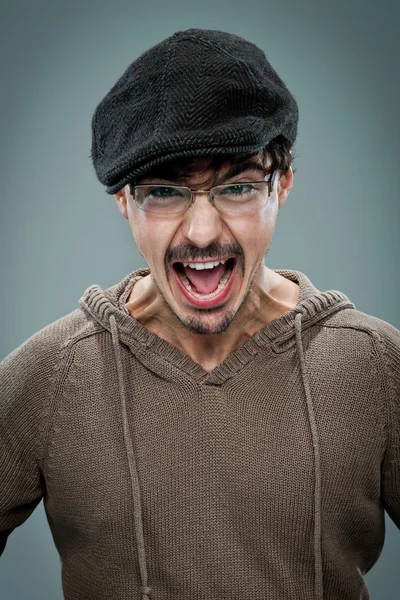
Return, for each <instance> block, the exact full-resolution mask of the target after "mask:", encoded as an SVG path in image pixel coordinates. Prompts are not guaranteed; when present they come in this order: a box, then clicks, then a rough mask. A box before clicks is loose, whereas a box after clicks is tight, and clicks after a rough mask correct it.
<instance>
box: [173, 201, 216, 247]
mask: <svg viewBox="0 0 400 600" xmlns="http://www.w3.org/2000/svg"><path fill="white" fill-rule="evenodd" d="M222 229H223V221H222V219H221V215H220V213H219V212H218V210H217V209H216V208H215V207H214V205H213V204H212V203H211V202H209V200H208V197H207V192H199V193H196V194H195V198H194V202H193V203H192V205H191V206H190V208H189V209H188V210H187V211H186V213H185V215H184V219H183V222H182V231H183V235H184V236H185V237H186V239H187V240H189V241H190V242H191V243H192V244H194V245H196V246H198V247H199V248H205V247H206V246H208V245H209V244H211V243H212V242H215V241H216V240H218V238H219V237H220V236H221V233H222Z"/></svg>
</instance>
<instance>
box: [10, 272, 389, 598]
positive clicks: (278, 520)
mask: <svg viewBox="0 0 400 600" xmlns="http://www.w3.org/2000/svg"><path fill="white" fill-rule="evenodd" d="M147 272H148V271H138V272H136V273H134V274H131V275H129V276H127V277H126V278H125V279H124V280H123V281H122V282H120V283H119V284H118V285H116V286H114V287H113V288H111V289H109V290H106V291H103V290H101V289H100V288H99V287H98V286H92V287H91V288H89V289H88V290H87V291H86V292H85V294H84V297H83V298H82V299H81V307H80V308H79V309H77V310H75V311H74V312H72V313H71V314H69V315H67V316H65V317H63V318H62V319H59V320H58V321H56V322H55V323H52V324H51V325H49V326H48V327H46V328H45V329H43V330H42V331H39V332H38V333H37V334H35V335H34V336H33V337H31V338H30V339H29V340H28V341H27V342H25V343H24V344H23V345H22V346H20V347H19V348H17V349H16V350H15V351H14V352H13V353H12V354H10V355H9V356H8V357H7V358H6V359H5V360H4V361H3V363H1V368H0V389H1V402H0V474H1V486H0V551H1V549H2V548H3V547H4V546H5V543H6V538H7V535H8V534H9V533H10V532H11V531H12V529H13V528H15V527H17V526H18V525H20V524H21V523H23V521H24V520H25V519H27V518H28V517H29V515H30V514H31V513H32V511H33V510H34V508H35V507H36V505H37V504H38V503H39V501H40V500H41V499H42V498H43V500H44V506H45V510H46V514H47V517H48V522H49V525H50V528H51V531H52V534H53V538H54V542H55V544H56V547H57V549H58V551H59V553H60V556H61V560H62V581H63V590H64V595H65V598H66V599H67V600H128V599H129V600H132V599H137V600H144V599H148V598H149V599H151V600H228V599H229V600H250V599H251V600H308V599H310V600H311V599H312V600H322V599H323V600H366V599H368V598H369V594H368V590H367V586H366V584H365V582H364V580H363V574H365V573H366V572H367V571H368V570H369V569H370V568H371V567H372V565H373V564H374V563H375V562H376V560H377V559H378V557H379V554H380V552H381V550H382V546H383V541H384V509H386V511H387V512H388V514H389V515H390V517H391V518H392V519H393V520H394V522H395V523H396V524H397V526H400V332H399V331H398V330H397V329H395V328H394V327H392V326H391V325H389V324H388V323H386V322H384V321H382V320H380V319H377V318H374V317H372V316H370V315H366V314H363V313H361V312H359V311H357V310H356V309H355V307H354V305H353V304H351V303H350V301H349V300H348V298H347V297H346V296H345V295H344V294H342V293H340V292H338V291H328V292H320V291H318V290H317V289H316V288H315V287H314V286H313V285H312V283H311V282H310V280H309V279H308V278H307V277H306V276H305V275H304V274H302V273H300V272H297V271H287V270H277V272H278V273H280V274H281V275H283V276H285V277H287V278H289V279H292V280H293V281H298V283H299V286H300V296H299V301H298V304H297V305H296V307H295V308H294V309H293V310H290V311H288V312H286V313H284V314H283V315H282V316H280V317H278V318H277V319H275V320H274V321H272V322H271V323H269V324H268V325H267V326H266V327H264V329H262V330H261V331H259V332H258V333H257V334H255V335H254V336H253V337H252V338H251V339H250V340H248V341H247V342H246V343H245V344H243V345H242V346H241V347H240V348H238V349H237V350H235V351H234V352H233V353H232V354H231V355H230V356H229V357H228V358H227V359H226V360H225V361H224V362H223V363H222V364H221V365H219V366H218V367H217V368H215V369H214V370H213V371H212V372H211V373H207V372H206V371H204V370H203V369H202V368H201V367H200V365H198V364H197V363H195V362H194V361H192V359H190V358H189V357H188V356H186V355H184V354H183V353H181V352H180V351H179V350H177V349H176V348H174V347H172V346H171V345H169V344H168V343H167V342H165V341H164V340H162V339H161V338H159V337H157V336H156V335H154V334H153V333H151V332H149V331H148V330H147V329H145V328H144V327H143V326H142V325H140V323H139V322H137V321H136V320H135V319H133V318H132V317H131V316H130V315H129V314H128V313H127V311H126V309H125V308H124V303H125V302H126V300H127V297H128V295H129V292H130V290H131V287H132V285H133V282H134V281H135V275H136V276H140V275H143V273H146V274H147Z"/></svg>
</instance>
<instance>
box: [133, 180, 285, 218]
mask: <svg viewBox="0 0 400 600" xmlns="http://www.w3.org/2000/svg"><path fill="white" fill-rule="evenodd" d="M278 173H279V169H275V171H272V172H271V173H268V175H266V176H265V177H264V179H263V180H262V181H235V182H233V183H231V184H229V183H226V184H225V183H221V184H218V185H213V186H212V187H211V188H209V189H208V190H193V189H192V188H190V187H189V186H187V185H171V184H169V183H166V184H162V183H138V184H135V185H131V184H130V185H129V189H130V191H131V195H132V197H133V199H134V201H135V204H136V206H137V207H138V209H139V210H142V211H143V212H150V213H154V214H157V211H151V210H146V209H144V208H142V207H141V206H139V205H138V203H137V202H136V188H145V187H149V186H150V187H172V188H184V189H187V190H189V191H190V199H189V202H188V206H187V208H186V209H185V210H183V211H182V212H178V213H171V214H175V215H179V214H182V215H183V214H185V212H187V211H188V210H189V208H190V207H191V206H192V205H193V204H194V202H195V201H196V198H195V195H196V194H201V193H203V194H204V193H207V200H208V201H209V202H210V203H211V204H212V205H213V206H214V208H215V209H216V210H217V211H218V212H224V211H220V210H219V208H217V207H216V206H215V204H214V197H213V196H212V194H211V192H212V190H213V189H214V188H218V187H230V186H233V185H251V184H253V183H266V184H267V185H268V198H269V197H270V195H271V193H272V189H273V187H274V184H275V181H274V180H275V177H276V175H277V174H278ZM267 177H268V179H267ZM132 190H133V194H132ZM226 212H228V213H229V212H234V211H226ZM250 212H251V211H250ZM239 213H240V211H239ZM158 214H162V213H158ZM235 214H237V213H235Z"/></svg>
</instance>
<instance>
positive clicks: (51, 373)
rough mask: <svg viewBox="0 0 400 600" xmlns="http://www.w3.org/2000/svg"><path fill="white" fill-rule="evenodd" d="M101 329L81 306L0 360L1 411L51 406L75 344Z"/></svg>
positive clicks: (2, 412) (37, 408) (38, 410)
mask: <svg viewBox="0 0 400 600" xmlns="http://www.w3.org/2000/svg"><path fill="white" fill-rule="evenodd" d="M97 331H101V327H100V326H99V325H97V324H96V323H94V322H93V321H92V320H91V319H90V318H89V317H88V316H87V315H86V314H85V312H84V311H83V310H82V309H81V308H78V309H76V310H74V311H73V312H71V313H69V314H67V315H65V316H63V317H61V318H60V319H57V320H56V321H54V322H53V323H50V324H49V325H47V326H46V327H44V328H43V329H41V330H39V331H37V332H36V333H35V334H33V335H32V336H31V337H30V338H28V339H27V340H26V341H25V342H23V343H22V344H21V345H20V346H18V348H16V349H15V350H13V351H12V352H11V353H10V354H9V355H8V356H6V357H5V358H4V359H3V360H2V361H1V363H0V390H1V396H0V415H1V416H3V417H4V416H5V414H6V413H8V412H10V411H12V412H14V411H18V407H20V408H21V409H22V407H25V408H26V409H27V410H31V411H32V418H34V414H33V413H35V412H37V413H39V412H41V411H42V410H44V409H45V406H47V407H48V403H49V399H50V398H52V397H53V396H54V393H55V391H56V389H57V386H58V382H59V381H60V380H62V378H63V374H64V373H65V372H66V370H67V369H68V365H69V362H70V361H69V357H70V356H71V352H72V351H73V348H74V345H75V343H76V342H77V341H79V340H81V339H82V338H85V337H88V336H91V335H94V334H95V333H97Z"/></svg>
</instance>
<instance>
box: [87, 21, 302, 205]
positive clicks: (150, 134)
mask: <svg viewBox="0 0 400 600" xmlns="http://www.w3.org/2000/svg"><path fill="white" fill-rule="evenodd" d="M297 121H298V108H297V103H296V101H295V99H294V97H293V96H292V94H291V93H290V92H289V90H288V89H287V87H286V86H285V84H284V83H283V81H282V80H281V79H280V77H279V76H278V75H277V73H276V72H275V71H274V69H273V68H272V67H271V65H270V64H269V62H268V60H267V58H266V56H265V54H264V53H263V52H262V50H260V48H258V47H257V46H255V45H254V44H252V43H251V42H248V41H246V40H244V39H243V38H241V37H239V36H237V35H233V34H230V33H225V32H222V31H216V30H203V29H188V30H186V31H179V32H177V33H175V34H174V35H172V36H171V37H169V38H167V39H166V40H164V41H162V42H160V43H159V44H157V45H156V46H153V47H152V48H150V49H149V50H147V51H146V52H144V53H143V54H142V55H141V56H140V57H139V58H138V59H137V60H135V61H134V62H133V63H132V64H131V65H130V66H129V67H128V68H127V69H126V71H125V73H124V74H123V75H122V77H121V78H120V79H119V80H118V81H117V83H116V84H115V85H114V86H113V88H112V89H111V90H110V92H109V93H108V94H107V95H106V96H105V97H104V99H103V100H102V101H101V102H100V104H99V105H98V106H97V108H96V110H95V113H94V115H93V119H92V160H93V165H94V168H95V171H96V174H97V177H98V178H99V180H100V181H101V182H102V183H103V184H104V185H106V186H107V192H108V193H110V194H114V193H115V192H117V191H118V190H120V189H121V188H122V187H124V185H126V184H127V183H129V182H130V181H134V180H137V179H138V177H139V176H143V175H144V174H145V173H146V172H147V171H149V169H151V168H153V167H155V166H157V165H160V164H162V163H164V162H166V161H169V160H172V159H178V158H184V157H196V156H203V155H213V154H226V155H232V154H242V153H243V154H247V153H253V152H258V151H259V150H261V149H262V148H265V146H266V145H267V144H268V143H269V142H270V141H271V140H272V139H273V138H275V137H276V136H278V135H282V136H284V137H285V138H286V139H287V140H288V141H289V142H290V143H291V144H293V142H294V141H295V139H296V134H297Z"/></svg>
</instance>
